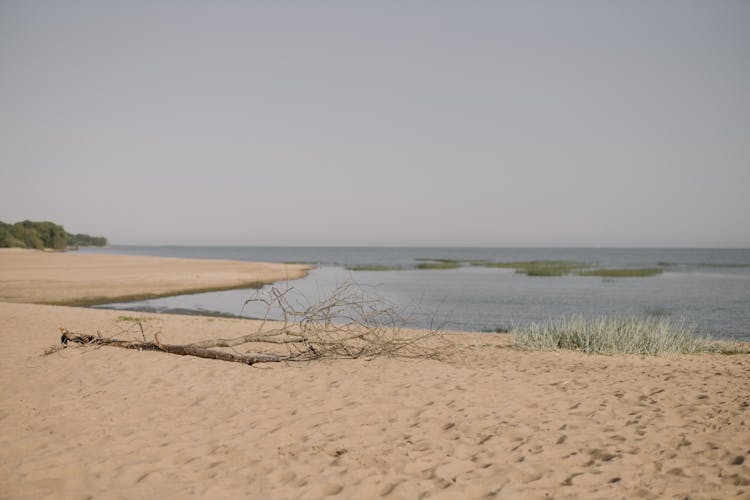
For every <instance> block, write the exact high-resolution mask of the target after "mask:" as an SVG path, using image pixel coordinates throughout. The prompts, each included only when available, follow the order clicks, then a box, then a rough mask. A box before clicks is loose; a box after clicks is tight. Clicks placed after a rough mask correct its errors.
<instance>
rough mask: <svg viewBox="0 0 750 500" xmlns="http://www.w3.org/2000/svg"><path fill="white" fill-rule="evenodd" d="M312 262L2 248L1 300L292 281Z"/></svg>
mask: <svg viewBox="0 0 750 500" xmlns="http://www.w3.org/2000/svg"><path fill="white" fill-rule="evenodd" d="M310 267H311V266H308V265H303V264H278V263H267V262H240V261H229V260H208V259H204V260H199V259H178V258H170V257H148V256H139V255H111V254H86V253H77V252H44V251H39V250H25V249H15V248H2V249H0V300H3V301H6V302H33V303H46V304H62V303H64V304H93V303H106V302H115V301H118V300H127V299H133V298H136V297H156V296H165V295H170V294H171V295H174V294H178V293H191V292H197V291H209V290H226V289H231V288H246V287H250V286H253V285H256V284H258V283H272V282H275V281H282V280H294V279H297V278H301V277H303V276H305V275H306V274H307V271H308V270H309V269H310Z"/></svg>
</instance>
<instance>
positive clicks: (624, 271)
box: [578, 267, 664, 278]
mask: <svg viewBox="0 0 750 500" xmlns="http://www.w3.org/2000/svg"><path fill="white" fill-rule="evenodd" d="M663 272H664V270H663V269H659V268H655V267H640V268H621V269H589V270H584V271H579V272H578V275H580V276H602V277H606V278H644V277H648V276H657V275H659V274H661V273H663Z"/></svg>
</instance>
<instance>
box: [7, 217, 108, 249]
mask: <svg viewBox="0 0 750 500" xmlns="http://www.w3.org/2000/svg"><path fill="white" fill-rule="evenodd" d="M78 246H96V247H103V246H107V238H104V237H103V236H89V235H88V234H70V233H68V232H67V231H66V230H65V228H63V227H62V226H60V225H58V224H55V223H53V222H47V221H43V222H32V221H30V220H25V221H23V222H16V223H15V224H6V223H5V222H2V221H0V248H2V247H6V248H7V247H19V248H38V249H40V250H41V249H43V248H52V249H55V250H64V249H66V248H68V247H78Z"/></svg>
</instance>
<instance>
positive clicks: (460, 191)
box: [0, 0, 750, 247]
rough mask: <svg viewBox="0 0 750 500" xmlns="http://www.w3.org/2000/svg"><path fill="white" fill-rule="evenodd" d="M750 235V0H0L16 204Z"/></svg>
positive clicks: (53, 210)
mask: <svg viewBox="0 0 750 500" xmlns="http://www.w3.org/2000/svg"><path fill="white" fill-rule="evenodd" d="M26 218H29V219H33V220H44V219H46V220H53V221H56V222H59V223H62V224H64V225H65V227H66V228H67V229H68V230H69V231H74V232H87V233H95V234H103V235H106V236H108V237H109V238H110V240H111V241H112V242H114V243H135V244H206V243H210V244H238V245H242V244H247V245H274V244H280V245H462V246H463V245H479V246H506V245H509V246H523V245H533V246H537V245H545V246H546V245H554V246H599V245H601V246H744V247H748V246H750V2H747V1H736V2H730V1H719V0H706V1H701V2H690V1H684V0H679V1H654V2H652V1H638V0H632V1H625V0H623V1H620V2H615V1H593V0H592V1H587V2H584V1H581V2H574V1H547V2H533V1H519V2H466V1H455V2H444V1H407V2H374V1H373V2H353V1H341V2H334V1H320V2H314V1H310V2H272V1H257V2H252V1H239V0H237V1H216V0H212V1H208V0H205V1H177V0H172V1H169V0H165V1H127V2H115V1H112V2H106V1H91V2H79V1H49V2H40V1H33V0H31V1H30V0H24V1H17V2H16V1H6V0H0V220H4V221H6V222H14V221H16V220H21V219H26Z"/></svg>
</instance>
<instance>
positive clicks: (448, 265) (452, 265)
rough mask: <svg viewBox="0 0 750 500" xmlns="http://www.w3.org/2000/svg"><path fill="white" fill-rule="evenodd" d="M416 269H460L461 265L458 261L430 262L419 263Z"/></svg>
mask: <svg viewBox="0 0 750 500" xmlns="http://www.w3.org/2000/svg"><path fill="white" fill-rule="evenodd" d="M416 267H417V269H457V268H459V267H461V263H460V262H458V261H431V262H420V263H419V264H417V266H416Z"/></svg>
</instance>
